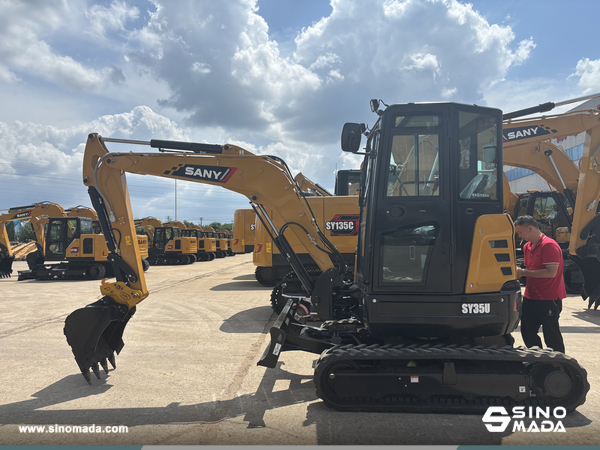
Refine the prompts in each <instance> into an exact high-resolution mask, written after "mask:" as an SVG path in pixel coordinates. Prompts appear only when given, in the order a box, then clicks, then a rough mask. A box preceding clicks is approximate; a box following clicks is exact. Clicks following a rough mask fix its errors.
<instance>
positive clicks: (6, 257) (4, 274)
mask: <svg viewBox="0 0 600 450" xmlns="http://www.w3.org/2000/svg"><path fill="white" fill-rule="evenodd" d="M63 215H64V209H63V208H62V206H60V205H58V204H56V203H52V202H40V203H35V204H33V205H29V206H20V207H16V208H10V209H9V210H8V212H7V213H6V214H2V215H0V278H8V277H10V274H11V273H12V263H13V261H14V256H13V252H12V249H11V246H10V242H9V240H8V233H7V232H6V223H7V222H12V221H15V220H25V219H29V222H30V223H31V225H32V227H33V232H34V234H35V238H36V241H37V244H36V245H37V249H38V250H37V251H36V252H32V253H30V255H32V258H34V259H36V260H37V258H38V256H42V257H43V255H44V242H45V236H44V226H43V223H42V222H40V220H39V219H41V218H42V217H48V216H63ZM35 255H37V256H35ZM29 259H31V258H29V255H28V260H29Z"/></svg>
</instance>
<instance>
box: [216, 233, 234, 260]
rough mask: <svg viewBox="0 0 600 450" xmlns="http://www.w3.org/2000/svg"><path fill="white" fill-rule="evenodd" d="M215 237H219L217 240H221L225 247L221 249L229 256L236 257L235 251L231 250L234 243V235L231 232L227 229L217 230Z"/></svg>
mask: <svg viewBox="0 0 600 450" xmlns="http://www.w3.org/2000/svg"><path fill="white" fill-rule="evenodd" d="M215 236H216V237H217V239H220V240H221V242H222V245H223V247H221V248H222V249H224V251H225V253H226V254H227V256H235V253H234V252H233V249H232V248H231V245H232V241H233V233H230V232H229V230H226V229H225V228H223V229H220V230H216V231H215Z"/></svg>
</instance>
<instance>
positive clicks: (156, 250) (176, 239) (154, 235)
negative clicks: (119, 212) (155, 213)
mask: <svg viewBox="0 0 600 450" xmlns="http://www.w3.org/2000/svg"><path fill="white" fill-rule="evenodd" d="M135 226H136V227H140V228H144V229H145V230H146V233H148V241H149V243H150V244H149V249H148V262H149V264H150V265H165V264H183V265H186V264H193V263H195V262H196V252H197V250H198V241H197V240H196V238H195V237H183V236H182V235H181V230H180V229H179V228H178V227H176V226H164V225H163V223H162V222H161V221H160V220H158V219H157V218H155V217H144V218H143V219H139V220H136V221H135Z"/></svg>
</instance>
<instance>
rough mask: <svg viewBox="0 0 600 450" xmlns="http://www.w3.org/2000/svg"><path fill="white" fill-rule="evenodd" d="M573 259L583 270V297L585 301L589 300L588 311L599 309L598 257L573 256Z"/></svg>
mask: <svg viewBox="0 0 600 450" xmlns="http://www.w3.org/2000/svg"><path fill="white" fill-rule="evenodd" d="M571 259H572V260H573V261H575V264H577V266H578V267H579V269H580V270H581V273H582V274H583V289H582V291H581V296H582V297H583V299H584V300H588V309H589V308H591V307H592V306H594V309H598V306H600V277H599V276H598V274H600V261H599V260H598V258H597V257H593V258H590V257H587V258H580V257H577V256H571Z"/></svg>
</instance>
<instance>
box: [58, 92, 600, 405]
mask: <svg viewBox="0 0 600 450" xmlns="http://www.w3.org/2000/svg"><path fill="white" fill-rule="evenodd" d="M371 107H372V111H373V112H375V113H376V114H377V116H378V117H377V120H376V123H375V125H374V126H373V127H372V128H371V129H370V130H367V129H366V127H365V125H364V124H359V123H348V124H345V125H344V128H343V131H342V150H344V151H348V152H352V153H354V154H362V155H364V156H365V159H364V162H363V165H362V177H361V188H360V195H359V199H358V201H359V207H360V218H359V226H358V233H359V234H358V249H357V252H356V266H355V269H354V276H353V277H351V278H350V279H348V277H347V273H346V272H347V267H346V264H345V262H344V260H343V258H342V256H341V255H340V253H339V251H338V250H337V249H336V248H335V246H334V245H333V244H332V243H331V242H329V240H328V239H327V238H326V237H325V235H324V234H323V232H322V231H321V229H320V228H319V226H318V223H317V220H316V218H315V214H313V211H312V208H311V206H310V205H309V203H308V202H307V199H306V198H305V197H304V195H303V193H302V191H301V190H300V189H299V188H298V186H297V185H296V184H295V182H294V179H293V177H292V175H291V173H290V170H289V169H288V167H287V166H286V165H285V163H283V162H282V161H281V160H280V159H273V158H271V157H269V156H258V155H254V154H252V153H250V152H248V151H247V150H245V149H243V148H240V147H238V146H235V145H210V144H199V143H189V142H174V141H161V140H151V141H149V142H141V141H134V142H131V141H130V143H131V144H146V145H149V146H150V147H152V148H157V149H159V150H160V149H162V150H169V152H168V153H162V152H159V153H152V152H148V151H145V152H140V153H134V152H129V153H111V152H110V151H109V150H108V148H107V144H110V143H111V142H120V143H124V142H127V141H125V140H122V139H112V138H103V137H101V136H99V135H98V134H95V133H94V134H90V135H89V136H88V140H87V144H86V149H85V155H84V162H83V182H84V185H85V186H87V187H88V192H89V194H90V198H91V199H92V204H93V205H94V209H95V210H96V211H97V212H98V217H99V220H100V224H101V226H102V229H103V231H104V234H105V236H108V237H109V238H110V239H109V250H110V251H111V254H113V255H115V256H114V258H113V260H114V261H115V271H117V272H118V273H117V280H116V281H115V282H104V283H103V284H102V286H101V292H102V295H103V297H102V298H101V299H100V300H99V301H97V302H95V303H92V304H90V305H88V306H87V307H85V308H81V309H78V310H76V311H74V312H73V313H71V314H70V315H69V316H68V317H67V319H66V321H65V328H64V332H65V335H66V338H67V342H68V344H69V345H70V346H71V349H72V351H73V354H74V356H75V360H76V361H77V364H78V366H79V369H80V370H81V372H82V374H83V375H84V377H85V378H86V380H87V381H88V382H91V377H90V369H91V370H92V371H93V372H94V373H95V375H96V376H97V377H100V370H99V365H102V367H103V368H104V370H105V371H107V370H108V364H107V361H110V362H111V364H113V366H114V353H115V352H116V353H119V352H120V351H121V350H122V348H123V345H124V344H123V340H122V336H123V331H124V329H125V327H126V325H127V323H128V321H129V320H130V319H131V317H132V315H133V314H134V313H135V311H136V308H137V305H138V304H139V303H140V302H141V301H143V300H144V299H145V298H146V297H147V296H148V295H149V291H148V289H147V286H146V282H145V278H144V273H143V270H141V267H140V263H139V249H138V248H137V246H136V245H135V241H134V240H133V239H131V236H133V235H134V234H135V227H134V220H133V216H132V211H131V204H130V201H129V197H128V191H127V183H126V177H125V174H126V173H127V172H129V173H138V174H145V175H154V176H161V177H166V178H175V179H182V180H189V181H193V182H200V183H206V184H211V185H216V186H222V187H224V188H226V189H229V190H232V191H235V192H238V193H240V194H242V195H245V196H246V197H247V198H248V199H249V200H250V202H251V204H252V206H253V208H255V212H256V214H257V216H258V217H259V220H261V223H263V225H265V226H266V227H268V228H269V231H270V233H271V234H272V235H273V237H274V243H275V245H277V247H278V248H279V249H280V250H281V253H282V254H285V255H286V256H288V257H289V262H290V265H291V266H292V267H293V269H294V272H295V273H296V278H295V279H290V280H289V282H287V283H285V285H283V284H282V285H280V286H279V287H278V288H277V289H276V290H274V292H273V294H272V295H274V296H277V297H280V298H281V299H282V301H283V302H284V304H285V306H284V307H283V309H282V311H281V313H280V314H279V316H278V317H277V319H276V321H275V323H274V324H273V326H272V328H271V330H270V334H271V342H270V344H269V346H268V348H267V349H266V351H265V353H264V354H263V356H262V357H261V359H260V361H259V365H262V366H266V367H275V365H276V363H277V360H278V358H279V356H280V355H281V353H282V352H284V351H289V350H296V351H298V350H301V351H307V352H311V353H315V354H317V355H320V356H319V359H318V360H317V362H316V364H315V367H314V382H315V386H316V391H317V395H318V396H319V397H320V398H321V399H323V401H324V403H325V404H326V405H327V406H329V407H332V408H336V409H338V410H351V411H405V412H440V413H446V412H452V413H481V412H484V411H485V410H487V408H488V407H489V406H490V405H498V404H500V405H506V406H509V407H510V406H513V405H515V406H516V405H522V406H533V407H538V406H539V407H548V408H550V407H552V408H556V407H562V408H565V410H566V411H568V412H571V411H574V410H575V409H576V408H577V407H578V406H579V405H581V404H583V403H584V402H585V398H586V394H587V392H588V391H589V388H590V386H589V383H588V381H587V373H586V371H585V369H583V368H582V367H581V366H580V365H579V364H578V363H577V361H575V360H574V359H573V358H571V357H569V356H567V355H564V354H563V353H560V352H554V351H552V350H550V349H539V348H531V349H526V348H522V347H519V348H514V347H513V345H512V344H513V343H514V339H513V338H512V336H511V333H512V332H513V331H514V330H515V328H516V326H517V323H518V320H519V311H520V308H521V287H520V285H519V283H518V281H517V279H516V261H515V248H514V226H513V222H512V220H511V218H510V216H509V215H508V214H506V213H504V212H503V211H504V205H503V183H502V182H495V183H488V181H489V180H490V179H491V178H493V177H495V179H496V180H500V179H501V177H502V160H503V159H502V140H503V139H502V121H503V114H502V111H500V110H498V109H494V108H488V107H479V106H476V105H465V104H459V103H427V104H418V103H410V104H396V105H390V106H387V105H386V108H385V109H383V110H381V109H380V102H379V101H377V100H374V101H372V102H371ZM363 134H366V136H367V143H366V148H365V151H362V152H361V137H362V135H363ZM593 140H594V139H592V140H591V141H593ZM591 141H590V142H591ZM597 144H598V143H597V142H596V145H597ZM592 147H593V148H592ZM595 148H596V147H595V146H593V145H592V146H586V148H585V149H584V153H583V161H584V165H585V166H586V169H584V168H583V166H582V176H581V177H580V183H579V187H578V200H580V199H582V198H587V197H586V195H587V194H588V190H589V189H592V190H593V191H594V192H596V195H599V194H598V193H599V189H598V186H597V184H598V183H599V182H600V169H598V164H597V162H596V156H595V155H594V149H595ZM172 150H174V152H171V151H172ZM467 162H468V163H467ZM494 164H495V166H494ZM588 166H589V170H588V169H587V167H588ZM596 170H598V172H596ZM492 174H493V177H492ZM586 175H589V177H588V178H587V179H586V180H585V182H584V183H582V182H581V180H582V179H585V177H586ZM584 204H585V206H582V205H584ZM588 206H589V204H588V203H587V202H579V201H578V202H577V203H576V206H575V212H574V221H573V233H572V235H571V248H570V251H571V250H573V251H574V252H577V254H580V253H581V252H583V253H584V254H585V255H589V256H588V258H589V259H592V257H595V258H596V260H597V256H593V255H592V253H591V251H590V250H592V249H593V248H595V247H594V246H597V245H598V244H597V243H596V240H597V237H596V234H595V233H594V231H593V227H594V225H595V224H596V222H597V219H594V216H595V211H593V212H591V214H588V213H589V212H588V213H586V212H585V211H582V210H586V209H587V208H588ZM267 211H272V212H273V216H274V217H271V215H270V214H268V213H267ZM274 219H275V220H277V221H280V222H281V223H283V224H284V225H282V226H281V227H276V226H275V225H274V224H275V220H274ZM586 219H587V221H586ZM583 231H585V235H583V234H582V232H583ZM117 235H118V236H119V237H120V239H119V240H117V239H116V236H117ZM291 235H295V237H296V238H297V239H298V240H299V241H300V242H301V244H302V245H303V246H304V247H305V249H306V250H307V252H308V253H309V254H310V255H311V256H312V258H313V260H314V261H315V262H316V263H317V265H318V266H319V268H320V273H319V274H318V275H316V276H311V274H310V273H308V272H307V271H306V269H305V268H304V266H303V265H302V263H301V262H300V261H299V260H298V258H297V256H296V253H295V252H294V250H293V248H292V247H291V246H290V244H289V242H288V236H291ZM127 237H129V240H127ZM582 259H585V258H584V257H583V256H582ZM586 282H587V279H586ZM315 322H317V325H315ZM309 323H310V324H309Z"/></svg>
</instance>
